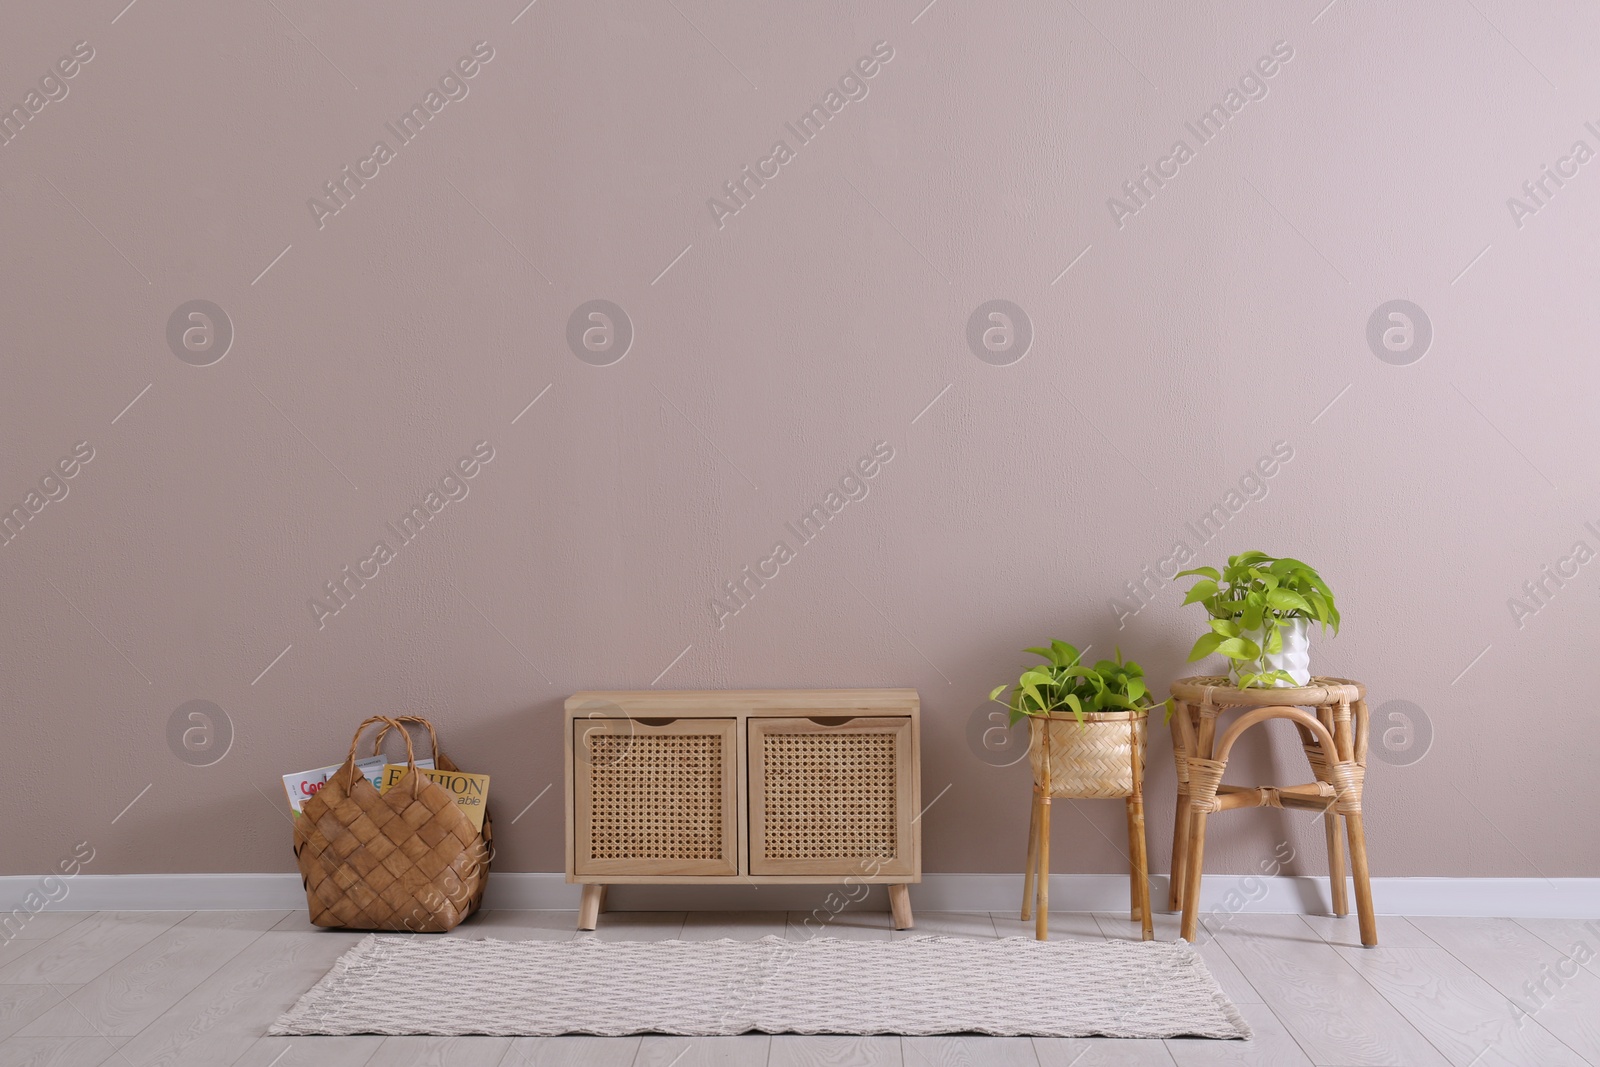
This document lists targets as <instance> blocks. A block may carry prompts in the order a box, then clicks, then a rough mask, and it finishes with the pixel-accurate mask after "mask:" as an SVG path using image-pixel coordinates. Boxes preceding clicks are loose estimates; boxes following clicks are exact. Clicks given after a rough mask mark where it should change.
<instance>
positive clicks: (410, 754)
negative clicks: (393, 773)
mask: <svg viewBox="0 0 1600 1067" xmlns="http://www.w3.org/2000/svg"><path fill="white" fill-rule="evenodd" d="M375 722H381V723H384V724H385V725H384V728H383V730H384V733H387V732H388V730H389V727H391V726H392V727H394V728H395V729H397V730H399V731H400V736H401V737H403V738H405V739H406V765H407V766H408V767H410V768H411V769H412V770H413V771H414V770H416V769H417V754H416V752H415V751H413V750H412V748H411V735H410V734H409V733H407V732H406V729H405V727H403V726H401V725H400V724H399V723H398V722H396V721H395V720H393V719H391V718H389V717H388V716H387V715H373V716H372V717H370V718H367V719H363V720H362V721H361V725H360V726H357V727H356V734H355V736H354V737H352V738H351V739H350V754H349V755H348V756H346V757H345V758H344V765H345V766H346V767H349V768H350V775H349V781H348V782H346V783H345V789H346V790H349V789H354V788H355V784H356V748H357V747H358V746H359V745H360V744H361V735H362V733H364V732H365V731H366V729H367V727H369V726H371V725H372V724H373V723H375ZM378 736H379V738H380V739H381V738H382V737H383V734H382V733H380V734H379V735H378Z"/></svg>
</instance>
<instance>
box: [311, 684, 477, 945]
mask: <svg viewBox="0 0 1600 1067" xmlns="http://www.w3.org/2000/svg"><path fill="white" fill-rule="evenodd" d="M408 722H410V723H419V724H421V725H422V726H425V727H427V730H428V736H429V737H430V738H431V739H432V741H433V758H434V766H435V767H437V768H438V769H440V770H446V771H454V770H459V769H460V768H458V767H456V765H455V764H454V763H451V762H450V760H449V759H448V758H446V757H445V755H444V754H443V753H442V752H440V751H439V738H438V735H437V734H435V733H434V730H433V726H432V724H430V723H429V722H428V721H427V720H426V719H422V718H418V717H416V716H399V717H397V718H389V717H387V716H383V715H374V716H373V717H372V718H370V719H367V720H366V721H364V722H363V723H362V724H361V725H360V726H359V727H357V728H356V733H355V736H354V737H353V738H351V739H350V755H349V756H348V757H347V758H346V759H345V761H344V765H343V766H341V767H340V768H339V769H338V770H337V771H336V772H334V774H333V776H332V777H331V778H329V779H328V781H327V783H326V784H325V785H324V786H323V787H322V789H321V790H320V791H319V792H318V793H317V794H316V795H315V796H313V797H311V799H309V800H307V801H306V802H305V804H304V806H303V807H302V808H301V811H300V817H299V818H297V819H296V820H295V823H294V854H295V859H296V860H298V861H299V864H300V877H301V880H302V881H303V882H304V883H305V887H306V904H307V906H308V908H309V909H310V913H311V922H312V923H313V924H314V925H316V926H325V927H333V928H338V929H344V930H404V931H411V932H417V933H443V932H444V931H446V930H450V929H453V928H454V927H455V926H456V925H457V924H459V923H460V922H461V921H462V920H463V919H465V918H466V917H467V916H469V915H471V914H472V913H473V912H474V911H477V910H478V906H479V905H480V904H482V903H483V889H484V886H485V884H486V883H487V882H488V879H489V861H490V859H491V858H492V855H493V850H492V848H491V847H490V842H491V840H492V838H493V831H492V830H491V828H490V824H489V816H488V814H487V813H485V814H484V817H483V832H482V833H481V834H480V833H479V832H478V831H476V830H474V829H473V828H472V823H471V821H470V820H469V819H468V818H467V816H466V815H465V814H463V813H462V811H461V809H460V808H459V807H457V806H456V801H455V798H454V797H453V796H451V795H450V792H449V791H448V790H447V789H445V788H444V787H443V786H441V785H439V784H437V783H435V782H432V781H429V780H428V778H427V777H425V776H424V775H422V774H421V773H419V772H418V771H417V770H416V762H417V757H416V752H415V751H414V750H413V749H412V745H411V736H410V734H408V733H407V732H406V728H405V726H404V725H403V724H404V723H408ZM374 723H383V724H384V725H383V729H382V730H381V731H380V732H379V734H378V737H377V743H376V744H375V745H374V746H373V752H374V754H376V753H377V751H378V746H380V745H381V744H382V743H383V738H384V735H385V734H387V733H388V732H389V730H390V729H391V728H393V729H395V730H396V731H398V732H399V734H400V736H401V737H402V738H404V739H405V743H406V763H407V765H408V766H410V767H411V772H410V773H409V774H405V775H403V776H401V778H400V780H399V781H397V782H396V783H395V784H394V785H393V786H391V787H390V788H389V790H388V792H386V793H383V794H381V795H380V794H379V792H378V791H377V790H376V789H374V788H373V787H372V783H371V782H369V781H368V780H367V778H366V776H365V775H363V774H361V773H360V772H359V771H357V770H356V767H355V759H356V747H357V746H358V745H359V744H360V741H361V735H362V733H363V732H364V731H365V730H366V728H367V727H368V726H371V725H373V724H374Z"/></svg>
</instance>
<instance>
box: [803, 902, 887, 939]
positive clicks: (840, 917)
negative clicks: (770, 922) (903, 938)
mask: <svg viewBox="0 0 1600 1067" xmlns="http://www.w3.org/2000/svg"><path fill="white" fill-rule="evenodd" d="M788 936H789V937H792V938H796V939H798V940H806V939H809V938H813V937H836V938H839V939H840V940H841V941H888V940H889V939H890V938H892V937H893V936H894V923H893V922H891V921H890V919H889V913H888V912H886V911H853V910H846V911H841V912H839V913H838V914H837V915H833V914H830V913H829V912H828V910H827V909H826V908H823V909H821V910H820V912H819V911H791V912H789V925H788Z"/></svg>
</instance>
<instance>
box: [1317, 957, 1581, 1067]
mask: <svg viewBox="0 0 1600 1067" xmlns="http://www.w3.org/2000/svg"><path fill="white" fill-rule="evenodd" d="M1335 951H1337V952H1338V953H1339V954H1340V955H1341V956H1343V957H1344V958H1345V962H1347V963H1349V964H1350V966H1351V967H1353V968H1354V969H1355V970H1356V971H1357V973H1359V974H1360V975H1361V976H1362V977H1363V978H1365V979H1366V980H1367V982H1368V983H1369V984H1371V985H1372V987H1373V988H1374V989H1376V990H1378V992H1379V993H1381V994H1382V995H1383V997H1384V999H1385V1000H1387V1001H1388V1002H1389V1003H1390V1004H1393V1005H1394V1006H1395V1008H1396V1009H1397V1010H1398V1011H1399V1012H1400V1014H1402V1015H1404V1016H1405V1017H1406V1020H1407V1021H1408V1022H1410V1023H1411V1025H1412V1026H1414V1027H1416V1028H1417V1029H1418V1030H1419V1031H1421V1033H1422V1035H1423V1036H1424V1037H1426V1038H1427V1039H1428V1040H1429V1041H1430V1042H1432V1043H1433V1045H1434V1047H1436V1048H1438V1049H1439V1051H1440V1052H1442V1053H1444V1055H1445V1057H1446V1058H1447V1059H1449V1061H1450V1062H1451V1063H1452V1064H1455V1065H1456V1067H1472V1065H1474V1064H1478V1063H1480V1062H1485V1061H1486V1062H1488V1063H1498V1062H1507V1063H1528V1064H1538V1065H1539V1067H1586V1065H1585V1062H1584V1060H1583V1058H1582V1057H1580V1056H1578V1055H1577V1054H1576V1053H1574V1052H1573V1051H1572V1050H1571V1049H1569V1048H1568V1047H1567V1046H1566V1045H1564V1044H1562V1043H1561V1042H1560V1041H1558V1040H1557V1039H1556V1038H1555V1037H1553V1036H1551V1034H1550V1033H1549V1032H1548V1031H1547V1030H1545V1029H1544V1027H1542V1026H1540V1025H1539V1023H1538V1021H1537V1019H1527V1018H1519V1017H1518V1014H1517V1009H1516V1006H1515V1005H1514V1004H1512V1002H1511V1001H1510V1000H1509V999H1508V998H1507V997H1505V996H1503V995H1501V994H1500V993H1499V992H1497V991H1496V990H1495V989H1494V988H1493V987H1492V986H1490V985H1489V984H1488V983H1487V982H1485V981H1484V980H1483V979H1482V978H1480V977H1479V976H1478V975H1477V974H1476V973H1475V972H1474V971H1472V970H1471V969H1470V968H1468V967H1467V966H1466V965H1465V964H1463V963H1462V962H1461V961H1460V960H1458V959H1456V958H1455V957H1454V956H1452V955H1451V954H1450V953H1448V952H1446V951H1445V950H1444V949H1442V948H1440V947H1439V946H1438V945H1429V946H1427V947H1421V948H1385V947H1382V946H1380V947H1378V948H1371V949H1365V948H1348V947H1346V948H1339V949H1336V950H1335ZM1596 1007H1600V1005H1596Z"/></svg>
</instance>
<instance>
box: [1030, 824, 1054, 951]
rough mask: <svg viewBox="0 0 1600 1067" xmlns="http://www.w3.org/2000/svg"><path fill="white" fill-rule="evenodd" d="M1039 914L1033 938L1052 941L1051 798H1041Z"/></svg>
mask: <svg viewBox="0 0 1600 1067" xmlns="http://www.w3.org/2000/svg"><path fill="white" fill-rule="evenodd" d="M1037 877H1038V879H1039V902H1038V909H1039V914H1038V916H1037V918H1035V920H1034V928H1033V936H1034V937H1035V938H1037V939H1038V940H1040V941H1048V940H1050V798H1049V797H1040V798H1039V872H1038V875H1037Z"/></svg>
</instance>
